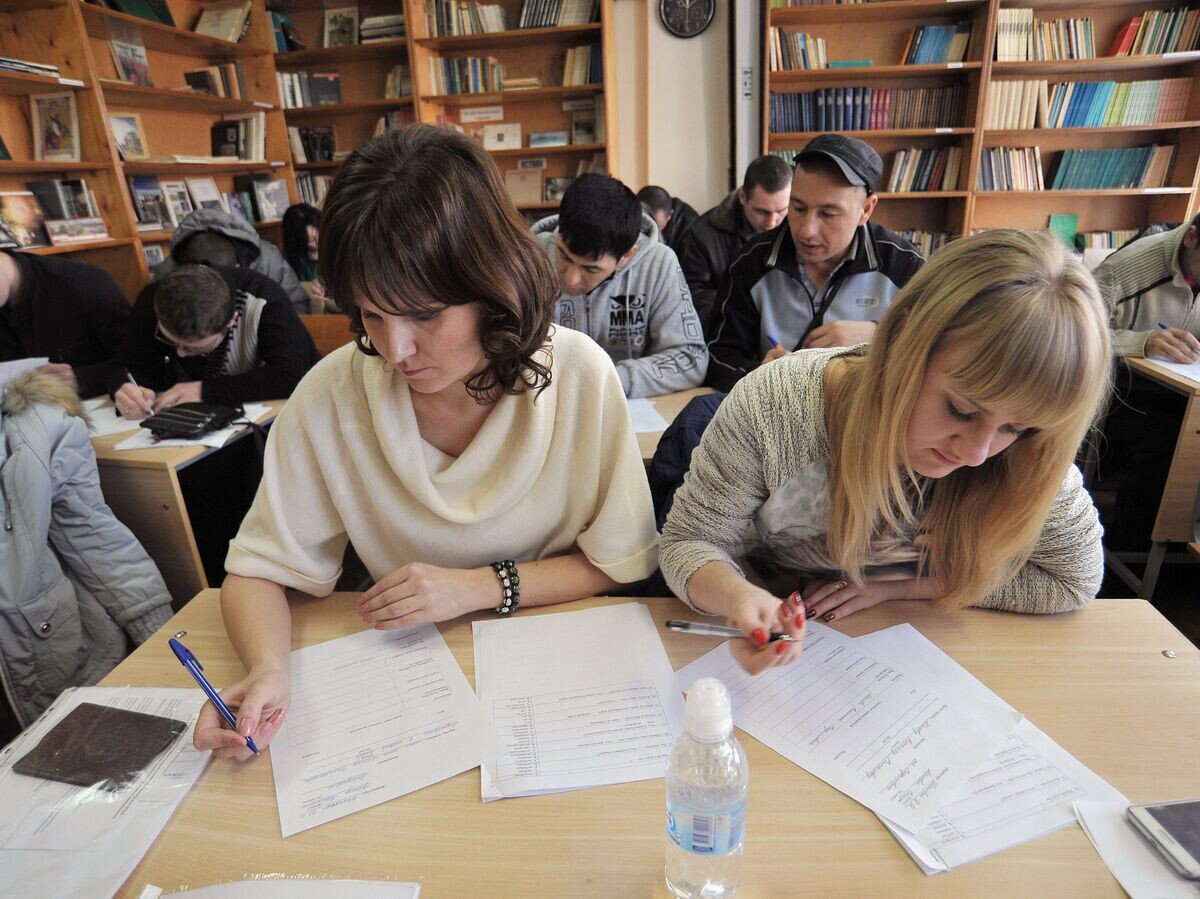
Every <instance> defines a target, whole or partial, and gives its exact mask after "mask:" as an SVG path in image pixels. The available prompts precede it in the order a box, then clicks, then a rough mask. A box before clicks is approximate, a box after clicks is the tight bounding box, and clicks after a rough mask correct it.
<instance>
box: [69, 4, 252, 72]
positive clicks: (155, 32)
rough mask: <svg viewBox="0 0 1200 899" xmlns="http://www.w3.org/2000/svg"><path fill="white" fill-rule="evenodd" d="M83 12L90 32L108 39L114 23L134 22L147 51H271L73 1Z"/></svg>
mask: <svg viewBox="0 0 1200 899" xmlns="http://www.w3.org/2000/svg"><path fill="white" fill-rule="evenodd" d="M73 2H75V3H76V4H77V5H78V6H79V8H80V10H81V11H82V12H83V20H84V22H85V23H86V25H87V30H88V34H90V35H91V36H92V37H96V38H100V39H102V40H108V29H109V25H110V23H114V22H115V23H120V24H124V25H133V26H136V27H137V28H139V29H140V30H141V37H142V43H143V44H144V45H145V46H146V49H147V50H158V51H159V52H162V53H170V54H173V55H175V56H192V57H196V58H199V59H247V58H250V57H255V56H268V55H270V51H268V50H267V49H265V48H264V47H260V46H257V45H255V44H254V43H252V42H251V41H249V40H246V39H243V40H242V41H241V42H239V43H231V42H230V41H222V40H217V39H216V38H211V37H206V36H205V35H202V34H196V33H195V32H194V31H186V30H184V29H182V28H172V27H171V26H169V25H162V24H160V23H158V22H149V21H147V20H146V19H139V18H138V17H137V16H129V15H126V14H125V13H123V12H116V11H115V10H111V9H105V8H104V7H100V6H93V5H92V4H90V3H84V2H82V0H73ZM252 15H260V16H261V15H263V13H262V11H261V9H256V10H255V12H254V13H252Z"/></svg>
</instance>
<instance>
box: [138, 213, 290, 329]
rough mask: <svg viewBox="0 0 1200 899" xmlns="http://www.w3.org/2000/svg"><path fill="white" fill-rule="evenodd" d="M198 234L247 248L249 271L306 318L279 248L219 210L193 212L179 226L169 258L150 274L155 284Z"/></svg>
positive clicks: (245, 223) (175, 264) (238, 216)
mask: <svg viewBox="0 0 1200 899" xmlns="http://www.w3.org/2000/svg"><path fill="white" fill-rule="evenodd" d="M201 231H212V232H214V233H216V234H220V235H221V236H223V237H228V238H229V239H230V240H236V241H240V242H241V243H242V244H245V245H247V246H248V247H249V248H250V251H251V254H252V255H253V256H254V261H253V262H251V263H250V265H249V267H250V268H252V269H254V271H256V272H259V273H260V274H263V275H266V276H267V277H268V278H270V279H271V280H272V281H274V282H276V283H277V284H278V285H279V286H280V287H282V288H283V291H284V293H286V294H287V295H288V299H290V300H291V301H292V308H294V309H295V310H296V314H297V315H307V314H308V311H309V306H310V305H311V303H310V300H309V298H308V294H307V293H305V292H304V288H303V287H301V286H300V281H299V279H298V278H297V277H296V273H295V272H294V271H292V267H291V266H290V265H288V264H287V260H285V259H284V258H283V254H282V253H280V252H279V248H278V247H276V246H275V244H273V243H271V242H270V241H267V240H263V239H262V238H261V237H259V236H258V232H257V231H255V230H254V226H253V225H252V224H250V223H249V222H248V221H246V220H245V219H244V218H242V217H241V216H240V215H233V214H232V213H229V212H222V211H221V210H219V209H197V210H196V211H195V212H193V213H192V214H191V215H189V216H188V217H187V218H185V219H184V220H183V221H182V222H180V223H179V227H178V228H176V229H175V234H174V236H172V238H171V256H170V258H169V259H166V260H165V261H163V262H162V263H161V264H160V265H159V266H158V268H156V269H155V270H154V277H155V280H157V279H158V278H161V277H163V276H164V275H166V274H167V273H168V272H170V271H171V270H172V269H174V268H175V267H176V266H177V265H178V264H179V260H178V259H177V258H176V250H178V249H179V247H181V246H183V244H184V243H186V242H187V240H188V238H189V237H192V236H194V235H196V234H199V233H200V232H201Z"/></svg>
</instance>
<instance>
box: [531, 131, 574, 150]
mask: <svg viewBox="0 0 1200 899" xmlns="http://www.w3.org/2000/svg"><path fill="white" fill-rule="evenodd" d="M568 143H570V141H569V140H568V135H567V132H566V131H531V132H530V134H529V146H530V147H565V146H567V144H568Z"/></svg>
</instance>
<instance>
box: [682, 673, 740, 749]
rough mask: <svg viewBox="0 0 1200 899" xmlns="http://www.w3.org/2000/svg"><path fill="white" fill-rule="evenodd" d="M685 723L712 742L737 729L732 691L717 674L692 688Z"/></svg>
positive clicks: (705, 739)
mask: <svg viewBox="0 0 1200 899" xmlns="http://www.w3.org/2000/svg"><path fill="white" fill-rule="evenodd" d="M684 726H685V727H687V732H688V733H689V734H691V735H692V737H694V738H695V739H697V740H702V741H703V742H706V743H710V742H712V741H713V740H723V739H725V738H726V737H728V736H729V735H730V733H732V732H733V713H732V711H731V706H730V701H729V691H728V690H726V689H725V685H724V684H723V683H721V682H720V681H719V680H717V679H716V678H715V677H702V678H700V679H699V680H698V681H696V682H695V683H694V684H692V689H690V690H688V695H687V711H686V712H685V713H684Z"/></svg>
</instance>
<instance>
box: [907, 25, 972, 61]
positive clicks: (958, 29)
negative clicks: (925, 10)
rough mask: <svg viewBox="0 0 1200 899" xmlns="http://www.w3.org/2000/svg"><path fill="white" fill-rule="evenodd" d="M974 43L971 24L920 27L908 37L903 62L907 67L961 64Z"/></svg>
mask: <svg viewBox="0 0 1200 899" xmlns="http://www.w3.org/2000/svg"><path fill="white" fill-rule="evenodd" d="M970 42H971V23H970V22H969V21H966V22H955V23H954V24H953V25H919V26H918V27H916V28H914V29H913V30H912V31H910V32H909V33H908V39H907V41H906V42H905V44H904V50H903V51H902V52H901V54H900V60H901V62H902V64H903V65H906V66H928V65H936V64H937V63H943V62H962V61H963V60H964V59H966V56H967V45H968V44H969V43H970Z"/></svg>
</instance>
